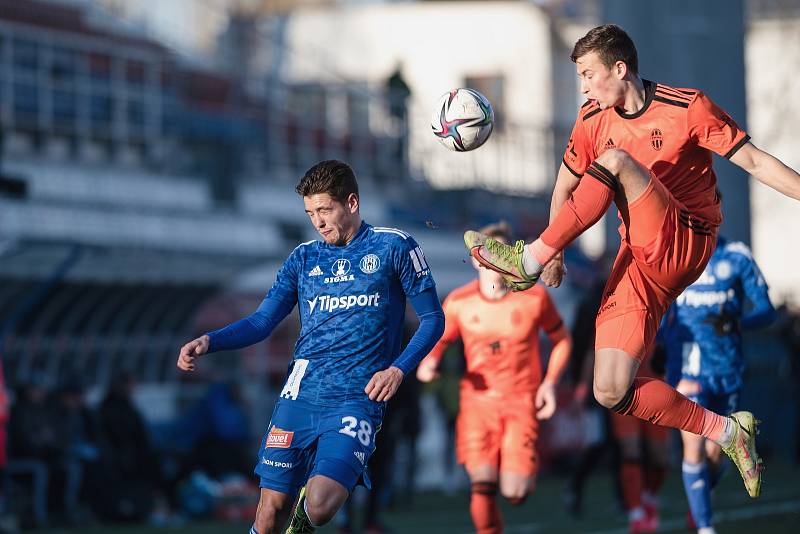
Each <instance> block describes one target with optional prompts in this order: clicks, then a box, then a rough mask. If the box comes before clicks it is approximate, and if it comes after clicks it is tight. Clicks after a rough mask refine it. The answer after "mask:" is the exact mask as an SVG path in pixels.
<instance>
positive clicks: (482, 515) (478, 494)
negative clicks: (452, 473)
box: [469, 482, 503, 534]
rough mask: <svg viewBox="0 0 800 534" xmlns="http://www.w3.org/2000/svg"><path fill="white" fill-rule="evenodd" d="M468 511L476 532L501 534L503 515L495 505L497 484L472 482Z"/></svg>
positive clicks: (480, 533)
mask: <svg viewBox="0 0 800 534" xmlns="http://www.w3.org/2000/svg"><path fill="white" fill-rule="evenodd" d="M469 513H470V515H471V516H472V522H473V524H474V525H475V530H477V531H478V534H501V533H502V532H503V517H502V516H501V514H500V507H499V506H497V484H495V483H492V482H473V484H472V493H471V494H470V499H469Z"/></svg>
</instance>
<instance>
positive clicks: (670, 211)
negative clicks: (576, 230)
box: [595, 177, 717, 362]
mask: <svg viewBox="0 0 800 534" xmlns="http://www.w3.org/2000/svg"><path fill="white" fill-rule="evenodd" d="M622 217H623V221H624V220H625V219H626V218H627V219H628V220H627V221H626V223H625V224H623V226H621V227H620V233H621V234H622V243H621V244H620V248H619V253H618V254H617V259H616V260H615V261H614V267H613V268H612V269H611V274H610V275H609V278H608V282H607V283H606V287H605V290H604V292H603V299H602V301H601V303H600V310H599V311H598V312H597V322H596V326H597V337H596V339H595V349H604V348H615V349H622V350H624V351H625V352H627V353H628V354H630V355H631V356H633V357H634V358H636V359H638V360H639V361H640V362H641V361H642V360H643V359H644V356H645V355H646V354H647V352H648V350H649V349H650V347H651V345H652V344H653V340H654V339H655V336H656V331H657V330H658V326H659V323H660V322H661V317H662V316H663V315H664V312H666V310H667V308H668V307H669V305H670V304H671V303H672V302H673V301H674V300H675V299H676V298H677V297H678V295H680V294H681V292H682V291H683V290H684V289H685V288H686V287H687V286H689V285H690V284H691V283H692V282H694V281H695V280H696V279H697V278H698V277H699V276H700V274H702V272H703V269H705V266H706V264H707V263H708V260H709V259H710V258H711V255H712V254H713V253H714V247H715V246H716V242H717V229H716V228H715V227H712V226H710V225H708V223H705V222H703V221H701V220H699V219H697V218H695V217H694V216H692V215H690V214H689V213H688V212H687V211H686V210H685V209H684V208H683V206H682V205H681V204H680V203H679V202H678V201H677V200H675V197H673V196H672V193H670V192H669V191H668V190H667V188H665V187H664V186H663V185H662V184H661V182H659V181H658V180H657V179H656V178H654V177H653V178H651V180H650V184H649V185H648V186H647V189H646V190H645V191H644V193H642V195H641V196H640V197H639V198H637V199H636V200H635V201H633V202H632V203H631V204H630V205H629V206H628V213H627V214H622Z"/></svg>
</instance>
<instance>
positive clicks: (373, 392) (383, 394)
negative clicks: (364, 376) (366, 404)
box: [364, 367, 403, 402]
mask: <svg viewBox="0 0 800 534" xmlns="http://www.w3.org/2000/svg"><path fill="white" fill-rule="evenodd" d="M402 382H403V371H401V370H400V369H398V368H397V367H389V368H388V369H384V370H383V371H378V372H377V373H375V374H374V375H372V378H371V379H370V381H369V384H367V387H365V388H364V393H366V394H367V396H368V397H369V400H372V401H376V402H381V401H388V400H389V399H391V398H392V397H393V396H394V394H395V393H396V392H397V388H399V387H400V384H401V383H402Z"/></svg>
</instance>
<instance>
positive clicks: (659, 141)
mask: <svg viewBox="0 0 800 534" xmlns="http://www.w3.org/2000/svg"><path fill="white" fill-rule="evenodd" d="M650 145H652V147H653V150H661V147H662V146H664V134H663V133H661V130H659V129H658V128H653V131H652V132H650Z"/></svg>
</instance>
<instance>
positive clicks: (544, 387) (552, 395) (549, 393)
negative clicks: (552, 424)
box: [536, 382, 556, 421]
mask: <svg viewBox="0 0 800 534" xmlns="http://www.w3.org/2000/svg"><path fill="white" fill-rule="evenodd" d="M536 410H537V411H536V419H539V420H540V421H544V420H546V419H550V418H551V417H553V414H554V413H555V412H556V388H555V386H554V385H553V384H551V383H550V382H542V383H541V384H540V385H539V389H538V390H537V391H536Z"/></svg>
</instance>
